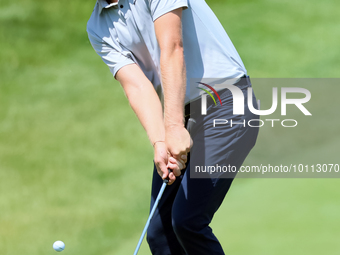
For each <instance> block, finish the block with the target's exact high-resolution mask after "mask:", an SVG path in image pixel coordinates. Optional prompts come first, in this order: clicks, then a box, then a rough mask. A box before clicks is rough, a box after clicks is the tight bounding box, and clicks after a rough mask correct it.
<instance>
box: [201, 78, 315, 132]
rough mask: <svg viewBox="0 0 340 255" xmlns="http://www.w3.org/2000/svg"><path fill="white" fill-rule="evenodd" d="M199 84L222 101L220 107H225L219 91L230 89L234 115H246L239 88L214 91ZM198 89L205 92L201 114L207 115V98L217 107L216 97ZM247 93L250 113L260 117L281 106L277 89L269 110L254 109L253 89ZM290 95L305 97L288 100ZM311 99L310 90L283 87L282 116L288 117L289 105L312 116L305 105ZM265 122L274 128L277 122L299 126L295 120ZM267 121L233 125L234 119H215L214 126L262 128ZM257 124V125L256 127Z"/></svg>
mask: <svg viewBox="0 0 340 255" xmlns="http://www.w3.org/2000/svg"><path fill="white" fill-rule="evenodd" d="M199 84H201V85H203V86H205V87H206V88H209V89H210V90H211V91H212V92H213V93H214V94H215V95H216V96H217V98H218V100H219V101H220V106H223V105H222V101H221V98H220V96H219V94H218V93H217V91H219V90H222V89H229V90H230V92H231V94H232V97H233V114H234V115H244V111H245V109H244V106H245V103H244V101H245V99H244V94H243V92H242V90H241V89H240V88H239V87H237V86H235V85H232V84H217V85H215V89H214V88H213V87H212V86H210V85H208V84H206V83H202V82H199ZM198 89H200V90H202V91H203V92H202V93H201V114H202V115H207V96H208V95H209V96H210V97H211V98H212V99H213V101H214V103H215V105H217V103H216V100H215V98H214V96H213V95H212V93H211V92H210V91H208V90H207V89H205V88H201V87H198ZM247 93H248V102H247V103H248V108H249V111H250V112H252V113H253V114H255V115H258V116H268V115H271V114H273V113H275V111H276V110H277V108H278V104H279V100H278V88H277V87H273V88H272V105H271V107H270V108H269V109H267V110H260V109H256V108H255V107H254V104H253V96H252V95H253V88H252V87H248V88H247ZM288 93H300V94H303V95H304V97H303V98H295V99H291V98H287V94H288ZM310 99H311V93H310V91H309V90H308V89H305V88H296V87H282V88H281V116H286V115H287V105H295V106H296V107H297V108H298V109H299V110H300V111H301V112H302V113H303V114H304V115H305V116H312V114H311V113H310V112H309V111H308V110H307V108H306V107H305V106H304V105H303V104H305V103H307V102H309V101H310ZM265 121H267V122H271V125H272V127H274V125H275V124H274V123H275V122H277V121H279V122H281V125H282V126H283V127H296V126H297V125H298V122H297V120H294V119H285V120H280V119H265ZM265 121H264V120H261V119H253V120H249V121H248V122H247V123H246V121H245V120H244V121H243V122H237V123H235V122H234V123H233V120H232V119H231V120H227V119H214V123H213V125H214V127H215V126H216V125H226V124H230V126H231V127H232V125H236V124H238V125H240V124H242V125H243V126H244V127H245V126H246V124H248V126H249V127H262V126H263V125H264V124H265ZM255 123H257V125H255ZM288 123H291V124H290V125H288Z"/></svg>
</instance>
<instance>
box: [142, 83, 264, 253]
mask: <svg viewBox="0 0 340 255" xmlns="http://www.w3.org/2000/svg"><path fill="white" fill-rule="evenodd" d="M249 86H251V84H250V83H249V84H246V85H244V84H243V85H240V86H239V88H240V89H242V91H243V94H244V97H245V114H244V115H233V107H232V105H233V98H232V94H231V92H230V91H229V90H225V91H223V92H222V93H221V94H220V97H221V100H222V102H223V106H224V107H221V106H220V105H216V106H215V105H214V104H210V105H208V107H207V115H203V116H202V115H200V113H197V114H195V115H196V116H195V117H194V118H195V120H196V124H195V126H194V128H193V130H192V133H191V135H192V139H193V142H194V145H193V147H192V148H191V152H190V154H191V155H190V159H189V161H188V162H189V163H187V168H186V169H185V170H183V171H182V175H181V176H179V177H177V179H176V181H175V182H174V183H173V184H172V185H170V186H168V187H167V188H166V189H165V192H164V194H163V197H162V198H161V201H160V202H159V205H158V208H157V210H156V212H155V215H154V216H153V218H152V220H151V223H150V226H149V229H148V233H147V241H148V243H149V246H150V249H151V252H152V254H154V255H181V254H188V255H215V254H216V255H220V254H224V252H223V249H222V247H221V245H220V243H219V241H218V239H217V238H216V236H215V235H214V234H213V232H212V229H211V228H210V227H209V224H210V222H211V220H212V218H213V216H214V214H215V212H216V211H217V210H218V208H219V207H220V205H221V203H222V201H223V199H224V197H225V195H226V194H227V192H228V190H229V188H230V186H231V184H232V182H233V180H234V177H235V175H233V176H231V175H229V176H227V177H228V178H225V177H226V176H223V175H218V174H217V175H212V176H208V175H207V176H206V178H193V177H192V176H191V175H192V174H191V173H190V172H191V171H190V165H191V166H193V165H195V166H196V165H198V166H203V165H216V164H219V165H231V166H235V167H236V168H237V169H239V168H240V167H241V165H242V163H243V161H244V160H245V158H246V156H247V155H248V153H249V152H250V150H251V149H252V148H253V146H254V145H255V142H256V138H257V135H258V128H256V127H249V126H248V125H246V127H244V126H243V125H242V124H236V125H233V127H230V126H224V125H220V126H218V127H217V126H216V127H213V125H212V120H213V119H221V118H222V119H233V121H234V122H235V123H236V122H237V123H242V121H245V123H247V122H248V120H250V119H258V116H257V115H254V114H253V113H251V112H250V111H249V110H248V107H247V104H246V102H247V88H248V87H249ZM252 97H253V102H254V107H255V108H257V105H256V99H255V96H254V94H253V95H252ZM191 117H192V116H191ZM162 183H163V182H162V179H161V177H160V176H159V175H158V173H157V170H156V167H154V172H153V181H152V194H151V208H152V206H153V203H154V201H155V199H156V197H157V195H158V192H159V190H160V187H161V185H162ZM226 219H227V217H226ZM226 234H227V235H228V234H230V235H231V234H232V233H226Z"/></svg>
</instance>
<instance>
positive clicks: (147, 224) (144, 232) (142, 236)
mask: <svg viewBox="0 0 340 255" xmlns="http://www.w3.org/2000/svg"><path fill="white" fill-rule="evenodd" d="M195 123H196V121H195V120H194V119H192V118H190V119H189V120H188V123H187V130H188V132H189V133H191V130H192V127H193V126H194V124H195ZM170 171H171V170H170V169H169V172H170ZM168 182H169V180H168V179H165V180H163V184H162V187H161V189H160V191H159V193H158V196H157V198H156V201H155V203H154V205H153V207H152V210H151V212H150V215H149V218H148V220H147V222H146V224H145V227H144V229H143V233H142V235H141V237H140V238H139V241H138V244H137V247H136V249H135V252H134V253H133V255H137V253H138V251H139V248H140V246H141V245H142V242H143V239H144V236H145V234H146V231H147V230H148V227H149V225H150V221H151V219H152V217H153V215H154V214H155V211H156V208H157V206H158V203H159V200H160V199H161V197H162V195H163V193H164V190H165V188H166V186H167V185H168Z"/></svg>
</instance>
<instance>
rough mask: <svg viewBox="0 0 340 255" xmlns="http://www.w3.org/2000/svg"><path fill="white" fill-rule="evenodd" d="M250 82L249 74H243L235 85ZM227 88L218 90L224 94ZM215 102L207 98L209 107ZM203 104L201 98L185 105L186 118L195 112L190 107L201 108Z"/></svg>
mask: <svg viewBox="0 0 340 255" xmlns="http://www.w3.org/2000/svg"><path fill="white" fill-rule="evenodd" d="M248 84H250V80H249V76H247V75H243V76H242V77H241V79H240V80H239V81H238V82H236V83H235V84H234V85H235V86H243V85H248ZM226 90H228V89H222V90H220V91H218V93H219V94H223V92H225V91H226ZM213 103H214V100H213V99H212V98H210V97H208V98H207V107H208V106H209V105H211V104H213ZM200 104H201V100H200V98H198V99H196V100H195V101H192V102H190V103H188V104H186V105H185V108H184V113H185V120H186V121H187V119H188V118H189V117H190V114H193V113H192V112H190V108H192V109H201V108H200V106H199V105H200Z"/></svg>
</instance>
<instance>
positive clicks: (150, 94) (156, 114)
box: [116, 64, 165, 144]
mask: <svg viewBox="0 0 340 255" xmlns="http://www.w3.org/2000/svg"><path fill="white" fill-rule="evenodd" d="M116 79H117V80H118V81H119V82H120V84H121V85H122V87H123V89H124V91H125V94H126V96H127V98H128V100H129V103H130V105H131V107H132V109H133V110H134V112H135V113H136V115H137V117H138V119H139V121H140V122H141V124H142V125H143V127H144V129H145V130H146V132H147V134H148V136H149V139H150V142H151V143H152V144H154V143H155V142H156V141H164V140H165V131H164V122H163V113H162V105H161V102H160V100H159V97H158V95H157V93H156V91H155V89H154V87H153V85H152V84H151V82H150V81H149V80H148V79H147V78H146V76H145V75H144V73H143V72H142V70H141V69H140V68H139V67H138V66H137V65H136V64H132V65H126V66H124V67H122V68H121V69H120V70H119V71H118V72H117V74H116Z"/></svg>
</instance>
